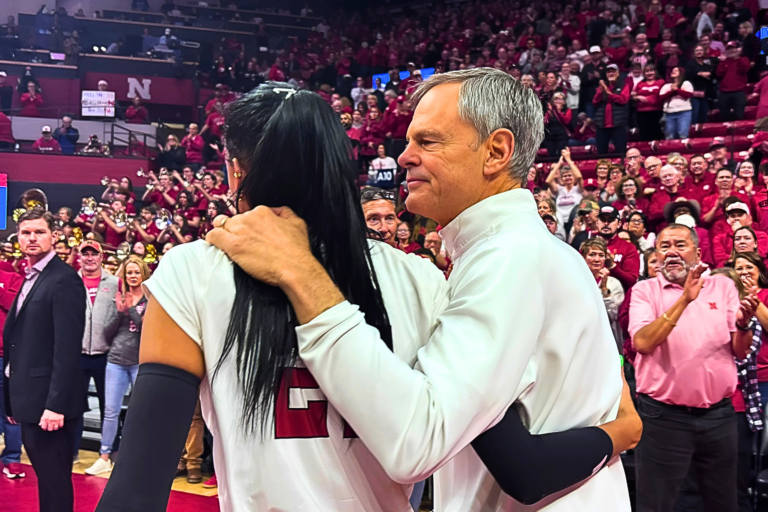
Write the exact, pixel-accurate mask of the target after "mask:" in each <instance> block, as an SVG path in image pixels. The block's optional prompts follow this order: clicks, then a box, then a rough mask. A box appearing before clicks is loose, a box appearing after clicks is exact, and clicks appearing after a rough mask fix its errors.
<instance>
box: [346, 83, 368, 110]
mask: <svg viewBox="0 0 768 512" xmlns="http://www.w3.org/2000/svg"><path fill="white" fill-rule="evenodd" d="M372 91H373V89H366V88H365V87H353V88H352V92H351V93H350V94H351V95H352V106H353V107H354V108H357V106H358V105H359V104H360V103H362V102H364V101H365V99H366V98H367V97H368V95H369V94H371V92H372Z"/></svg>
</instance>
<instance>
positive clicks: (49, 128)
mask: <svg viewBox="0 0 768 512" xmlns="http://www.w3.org/2000/svg"><path fill="white" fill-rule="evenodd" d="M43 133H51V127H50V126H48V125H45V126H43Z"/></svg>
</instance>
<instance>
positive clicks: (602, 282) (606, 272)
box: [598, 267, 611, 290]
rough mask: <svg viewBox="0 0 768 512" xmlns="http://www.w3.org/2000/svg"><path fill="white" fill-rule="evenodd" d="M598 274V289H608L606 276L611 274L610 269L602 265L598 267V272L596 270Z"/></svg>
mask: <svg viewBox="0 0 768 512" xmlns="http://www.w3.org/2000/svg"><path fill="white" fill-rule="evenodd" d="M598 274H599V275H600V289H601V290H607V289H608V277H609V276H610V275H611V271H610V270H608V269H607V268H605V267H603V268H601V269H600V272H598Z"/></svg>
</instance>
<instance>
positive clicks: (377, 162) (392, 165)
mask: <svg viewBox="0 0 768 512" xmlns="http://www.w3.org/2000/svg"><path fill="white" fill-rule="evenodd" d="M370 168H371V169H376V170H377V171H378V170H380V169H397V162H395V159H394V158H392V157H391V156H385V157H384V158H379V157H376V158H374V159H373V160H371V164H370Z"/></svg>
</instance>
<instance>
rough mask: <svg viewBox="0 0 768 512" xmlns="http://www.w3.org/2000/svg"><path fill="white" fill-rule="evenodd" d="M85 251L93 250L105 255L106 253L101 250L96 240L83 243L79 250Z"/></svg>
mask: <svg viewBox="0 0 768 512" xmlns="http://www.w3.org/2000/svg"><path fill="white" fill-rule="evenodd" d="M85 249H93V250H94V251H96V252H98V253H99V254H104V251H103V250H102V249H101V244H100V243H99V242H97V241H96V240H86V241H85V242H83V243H81V244H80V248H79V249H78V250H79V251H80V252H83V251H84V250H85Z"/></svg>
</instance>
